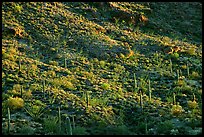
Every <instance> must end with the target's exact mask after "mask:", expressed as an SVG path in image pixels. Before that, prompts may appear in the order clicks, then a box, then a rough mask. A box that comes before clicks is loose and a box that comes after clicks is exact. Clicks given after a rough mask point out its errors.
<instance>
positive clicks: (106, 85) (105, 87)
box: [101, 83, 110, 90]
mask: <svg viewBox="0 0 204 137" xmlns="http://www.w3.org/2000/svg"><path fill="white" fill-rule="evenodd" d="M101 88H102V89H103V90H108V89H109V88H110V85H109V84H108V83H103V84H101Z"/></svg>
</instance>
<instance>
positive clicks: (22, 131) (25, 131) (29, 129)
mask: <svg viewBox="0 0 204 137" xmlns="http://www.w3.org/2000/svg"><path fill="white" fill-rule="evenodd" d="M34 133H35V129H33V128H32V127H30V126H23V127H21V128H20V129H19V133H18V135H34Z"/></svg>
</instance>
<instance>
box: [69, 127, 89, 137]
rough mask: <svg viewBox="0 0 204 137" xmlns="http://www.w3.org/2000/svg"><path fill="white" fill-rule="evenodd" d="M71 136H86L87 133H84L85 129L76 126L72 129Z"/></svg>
mask: <svg viewBox="0 0 204 137" xmlns="http://www.w3.org/2000/svg"><path fill="white" fill-rule="evenodd" d="M73 135H88V132H87V131H86V128H84V127H80V126H76V127H75V128H74V129H73Z"/></svg>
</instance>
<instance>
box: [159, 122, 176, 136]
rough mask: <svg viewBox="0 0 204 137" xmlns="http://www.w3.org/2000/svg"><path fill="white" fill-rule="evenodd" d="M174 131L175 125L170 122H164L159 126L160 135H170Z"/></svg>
mask: <svg viewBox="0 0 204 137" xmlns="http://www.w3.org/2000/svg"><path fill="white" fill-rule="evenodd" d="M172 129H173V124H172V122H171V121H170V120H166V121H164V122H161V123H159V124H158V126H157V132H158V134H167V135H168V134H170V133H171V130H172Z"/></svg>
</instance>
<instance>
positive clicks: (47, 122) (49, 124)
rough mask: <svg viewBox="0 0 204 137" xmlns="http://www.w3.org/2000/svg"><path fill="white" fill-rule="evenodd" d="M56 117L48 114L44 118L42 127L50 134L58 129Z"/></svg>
mask: <svg viewBox="0 0 204 137" xmlns="http://www.w3.org/2000/svg"><path fill="white" fill-rule="evenodd" d="M57 122H58V117H54V116H48V117H47V118H46V119H44V123H43V125H44V129H45V130H46V131H47V132H48V133H51V134H56V133H57V132H58V131H59V125H58V124H57Z"/></svg>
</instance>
